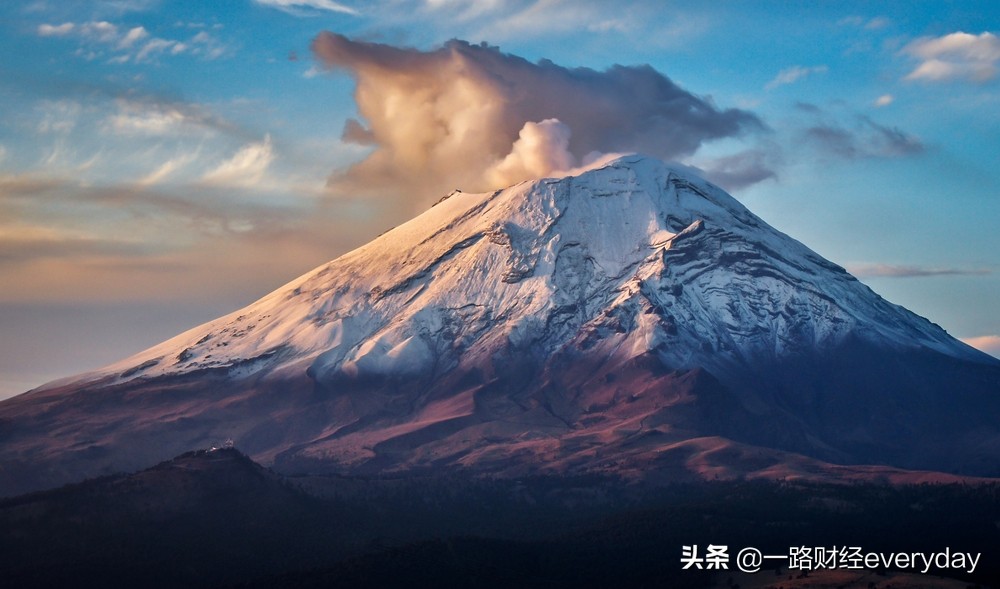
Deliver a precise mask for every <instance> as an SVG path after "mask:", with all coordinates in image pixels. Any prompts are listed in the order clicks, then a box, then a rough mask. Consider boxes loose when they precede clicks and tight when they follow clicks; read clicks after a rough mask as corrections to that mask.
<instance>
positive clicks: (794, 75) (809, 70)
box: [764, 65, 829, 90]
mask: <svg viewBox="0 0 1000 589" xmlns="http://www.w3.org/2000/svg"><path fill="white" fill-rule="evenodd" d="M828 69H829V68H827V67H826V66H825V65H817V66H813V67H803V66H800V65H795V66H792V67H790V68H785V69H783V70H781V71H780V72H778V75H777V76H775V77H774V79H773V80H771V81H770V82H768V83H767V85H765V86H764V88H766V89H767V90H772V89H774V88H777V87H778V86H784V85H786V84H793V83H795V82H797V81H799V80H801V79H802V78H805V77H807V76H811V75H812V74H822V73H826V71H827V70H828Z"/></svg>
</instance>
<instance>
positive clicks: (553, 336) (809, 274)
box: [92, 156, 983, 381]
mask: <svg viewBox="0 0 1000 589" xmlns="http://www.w3.org/2000/svg"><path fill="white" fill-rule="evenodd" d="M848 333H859V334H861V335H862V336H863V337H865V338H867V339H870V340H872V341H876V342H884V343H887V344H890V345H893V346H900V347H906V346H911V347H912V346H926V347H928V348H931V349H934V350H937V351H940V352H942V353H945V354H949V355H952V356H955V357H959V358H967V359H973V360H979V361H983V357H982V355H981V354H980V353H978V352H976V351H975V350H973V349H971V348H969V347H968V346H966V345H964V344H962V343H960V342H958V341H956V340H954V339H953V338H951V337H949V336H948V335H947V334H946V333H945V332H944V331H943V330H941V329H940V328H938V327H937V326H935V325H933V324H931V323H929V322H928V321H926V320H923V319H921V318H919V317H917V316H915V315H913V314H912V313H909V312H907V311H906V310H904V309H902V308H900V307H898V306H895V305H892V304H890V303H887V302H886V301H884V300H882V299H881V298H880V297H878V296H877V295H876V294H874V293H873V292H872V291H871V290H870V289H868V288H867V287H866V286H864V285H863V284H861V283H859V282H858V281H857V280H855V279H854V278H853V277H851V276H850V275H848V274H847V273H846V272H845V271H844V270H843V269H841V268H840V267H838V266H835V265H834V264H831V263H830V262H827V261H826V260H824V259H822V258H821V257H819V256H818V255H816V254H815V253H813V252H812V251H810V250H809V249H807V248H806V247H805V246H803V245H802V244H800V243H798V242H797V241H795V240H793V239H791V238H789V237H788V236H786V235H784V234H782V233H780V232H778V231H776V230H775V229H773V228H771V227H770V226H768V225H767V224H766V223H765V222H763V221H762V220H761V219H759V218H758V217H756V216H755V215H753V214H752V213H751V212H750V211H748V210H747V209H746V208H745V207H743V206H742V205H741V204H740V203H739V202H737V201H736V200H735V199H734V198H732V197H731V196H729V195H728V194H726V193H724V192H723V191H721V190H720V189H718V188H716V187H715V186H712V185H711V184H708V183H706V182H704V181H702V180H700V179H698V178H697V177H694V176H693V175H692V174H691V172H690V171H688V170H686V169H684V168H679V167H671V166H668V165H665V164H663V163H661V162H658V161H656V160H652V159H647V158H643V157H640V156H625V157H622V158H619V159H617V160H615V161H612V162H611V163H608V164H605V165H604V166H603V167H601V168H599V169H591V170H585V171H582V172H581V173H579V174H578V175H576V176H572V177H569V178H565V179H549V180H542V181H539V182H525V183H522V184H519V185H517V186H514V187H511V188H508V189H506V190H500V191H496V192H494V193H487V194H469V193H463V192H458V191H456V192H454V193H452V194H451V195H449V196H448V197H446V198H445V199H444V200H442V201H441V202H439V203H438V204H437V205H435V206H434V207H432V208H431V209H430V210H428V211H427V212H426V213H424V214H422V215H420V216H419V217H417V218H415V219H413V220H412V221H410V222H408V223H406V224H404V225H401V226H399V227H396V228H395V229H393V230H391V231H388V232H386V233H385V234H383V235H381V236H380V237H378V238H377V239H375V240H374V241H372V242H371V243H369V244H367V245H365V246H363V247H360V248H358V249H356V250H354V251H352V252H350V253H348V254H346V255H344V256H342V257H340V258H338V259H336V260H334V261H332V262H330V263H328V264H326V265H324V266H321V267H320V268H317V269H316V270H314V271H312V272H310V273H308V274H306V275H304V276H302V277H301V278H299V279H297V280H294V281H292V282H290V283H289V284H287V285H285V286H283V287H281V288H279V289H278V290H276V291H274V292H273V293H271V294H270V295H268V296H266V297H264V298H262V299H261V300H259V301H257V302H256V303H254V304H252V305H250V306H248V307H246V308H244V309H242V310H240V311H237V312H235V313H232V314H230V315H228V316H225V317H222V318H220V319H218V320H215V321H212V322H210V323H207V324H205V325H202V326H200V327H197V328H195V329H192V330H190V331H188V332H186V333H184V334H182V335H180V336H178V337H176V338H173V339H171V340H169V341H167V342H164V343H163V344H161V345H159V346H156V347H154V348H151V349H149V350H147V351H145V352H142V353H140V354H138V355H136V356H133V357H131V358H129V359H127V360H124V361H122V362H119V363H116V364H114V365H112V366H109V367H108V368H106V369H104V370H102V371H99V372H98V373H97V374H95V375H92V376H106V375H118V379H119V381H121V380H130V379H137V378H150V377H155V376H160V375H164V374H176V373H185V372H191V371H196V370H201V369H206V368H225V369H227V370H229V371H230V373H231V374H232V375H233V376H247V375H249V374H251V373H254V372H258V371H261V370H266V369H274V368H276V367H279V366H282V365H284V364H289V363H300V362H301V361H302V360H303V359H309V368H308V369H309V372H310V374H311V375H313V376H314V377H315V378H316V379H318V380H319V381H323V380H324V379H328V378H331V377H333V376H335V375H336V374H338V373H343V374H345V375H350V376H360V375H366V374H370V375H399V376H405V375H413V374H430V373H438V374H440V373H442V372H444V371H446V370H448V369H449V368H452V367H454V366H455V365H456V364H457V363H459V362H460V361H462V360H463V359H467V357H468V356H470V355H471V356H477V355H481V354H483V353H487V352H488V353H492V352H493V351H495V350H496V349H497V348H498V347H503V346H506V345H514V346H518V345H522V344H527V343H529V342H530V343H531V345H533V346H534V347H535V348H536V349H537V353H539V354H542V355H546V354H551V353H552V352H554V351H555V350H558V349H560V348H561V347H563V346H565V345H567V344H568V343H570V341H571V340H574V338H576V339H578V340H580V341H579V342H578V343H579V344H581V345H584V346H586V345H592V343H593V342H597V341H599V342H600V345H601V346H602V347H603V348H604V349H606V350H607V351H608V352H609V353H611V352H612V351H613V350H617V349H621V348H622V347H623V346H624V347H625V348H626V350H625V351H624V352H623V353H627V354H631V355H635V354H637V353H640V352H642V351H648V350H657V351H658V353H659V355H660V357H661V359H663V360H664V361H665V362H666V363H667V364H668V365H670V366H672V367H676V368H685V367H695V366H702V367H714V366H716V365H719V364H723V365H725V364H733V363H735V364H740V363H744V362H751V361H753V360H754V359H757V358H760V357H765V358H774V357H781V356H784V355H787V354H793V353H795V351H796V349H797V348H800V347H803V346H809V347H812V346H819V347H823V346H831V345H836V344H837V343H839V342H840V341H841V340H842V339H843V337H844V336H845V335H846V334H848Z"/></svg>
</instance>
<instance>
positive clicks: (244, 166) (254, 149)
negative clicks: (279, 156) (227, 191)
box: [202, 135, 274, 187]
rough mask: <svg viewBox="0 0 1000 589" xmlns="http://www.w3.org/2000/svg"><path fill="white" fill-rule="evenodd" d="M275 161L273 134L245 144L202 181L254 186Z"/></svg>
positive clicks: (226, 184)
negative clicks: (272, 144)
mask: <svg viewBox="0 0 1000 589" xmlns="http://www.w3.org/2000/svg"><path fill="white" fill-rule="evenodd" d="M273 161H274V149H273V147H272V146H271V136H270V135H265V136H264V140H263V141H260V142H257V143H250V144H248V145H245V146H243V147H242V148H241V149H240V150H239V151H237V152H236V154H235V155H233V157H231V158H229V159H228V160H226V161H224V162H222V163H221V164H219V166H218V167H217V168H215V169H214V170H211V171H209V172H208V173H207V174H205V175H204V176H202V182H204V183H206V184H216V185H224V186H242V187H253V186H254V185H255V184H258V183H259V182H260V181H261V180H262V179H263V178H264V173H265V172H267V169H268V167H270V165H271V162H273Z"/></svg>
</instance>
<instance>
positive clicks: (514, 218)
mask: <svg viewBox="0 0 1000 589" xmlns="http://www.w3.org/2000/svg"><path fill="white" fill-rule="evenodd" d="M998 365H1000V362H998V361H996V360H995V359H993V358H991V357H989V356H987V355H985V354H983V353H981V352H979V351H977V350H974V349H972V348H970V347H968V346H967V345H965V344H963V343H961V342H959V341H957V340H955V339H953V338H951V337H950V336H949V335H947V334H946V333H945V332H944V331H943V330H942V329H941V328H939V327H937V326H936V325H934V324H932V323H930V322H929V321H927V320H925V319H923V318H921V317H918V316H916V315H914V314H913V313H910V312H909V311H907V310H905V309H903V308H901V307H899V306H896V305H893V304H891V303H889V302H887V301H885V300H883V299H882V298H881V297H879V296H878V295H876V294H875V293H873V292H872V291H871V290H870V289H869V288H867V287H866V286H864V285H863V284H861V283H860V282H858V281H857V280H856V279H854V278H853V277H852V276H851V275H850V274H848V273H847V272H846V271H845V270H843V269H842V268H840V267H839V266H837V265H835V264H832V263H830V262H828V261H826V260H824V259H823V258H822V257H820V256H819V255H817V254H815V253H814V252H812V251H810V250H809V249H808V248H807V247H805V246H804V245H802V244H801V243H799V242H797V241H795V240H793V239H791V238H789V237H788V236H786V235H784V234H782V233H780V232H778V231H776V230H774V229H773V228H771V227H770V226H768V225H767V224H766V223H765V222H764V221H762V220H761V219H760V218H758V217H757V216H755V215H754V214H753V213H751V212H750V211H748V210H747V209H746V208H745V207H744V206H742V205H741V204H739V203H738V202H737V201H736V200H735V199H733V198H732V197H730V196H729V195H728V194H726V193H725V192H724V191H722V190H721V189H719V188H717V187H715V186H713V185H711V184H709V183H707V182H705V181H704V180H701V179H700V178H698V177H697V176H696V175H694V174H693V173H692V172H691V171H690V170H688V169H686V168H683V167H678V166H669V165H665V164H663V163H662V162H660V161H658V160H655V159H651V158H645V157H641V156H624V157H618V158H617V159H610V160H609V161H604V162H599V163H596V164H594V165H593V166H591V167H590V168H589V169H582V170H579V171H578V172H577V173H576V174H575V175H571V176H567V177H563V178H550V179H543V180H538V181H532V182H525V183H521V184H518V185H515V186H513V187H511V188H508V189H505V190H498V191H494V192H489V193H464V192H457V191H456V192H454V193H452V194H450V195H449V196H448V197H447V198H445V199H443V200H442V201H440V202H439V203H438V204H436V205H434V206H433V207H431V208H430V209H429V210H427V211H426V212H425V213H424V214H422V215H420V216H418V217H416V218H415V219H413V220H412V221H409V222H407V223H405V224H403V225H401V226H399V227H397V228H395V229H393V230H391V231H389V232H387V233H385V234H383V235H382V236H380V237H378V238H376V239H375V240H374V241H372V242H371V243H369V244H367V245H365V246H363V247H360V248H358V249H356V250H354V251H352V252H350V253H348V254H346V255H344V256H342V257H340V258H338V259H336V260H334V261H332V262H330V263H328V264H325V265H323V266H320V267H319V268H317V269H315V270H313V271H312V272H309V273H307V274H306V275H304V276H302V277H301V278H299V279H296V280H294V281H292V282H290V283H289V284H287V285H285V286H283V287H281V288H279V289H278V290H276V291H274V292H273V293H271V294H269V295H267V296H265V297H264V298H262V299H261V300H259V301H257V302H256V303H253V304H251V305H249V306H248V307H246V308H244V309H241V310H239V311H236V312H234V313H232V314H230V315H227V316H224V317H221V318H219V319H217V320H215V321H211V322H209V323H207V324H205V325H202V326H200V327H197V328H194V329H192V330H190V331H188V332H186V333H184V334H181V335H179V336H177V337H175V338H173V339H171V340H168V341H166V342H164V343H163V344H160V345H158V346H155V347H153V348H151V349H149V350H147V351H145V352H141V353H139V354H137V355H135V356H133V357H130V358H128V359H125V360H122V361H121V362H118V363H115V364H113V365H111V366H108V367H107V368H104V369H102V370H98V371H95V372H91V373H87V374H83V375H80V376H77V377H72V378H69V379H65V380H63V381H58V382H56V383H53V384H51V385H48V386H46V387H42V388H40V389H38V390H35V391H32V392H31V393H29V394H26V395H22V396H20V397H17V398H15V399H12V400H9V401H7V402H5V403H4V404H3V405H2V406H0V411H2V413H0V415H2V418H3V420H4V423H5V424H6V425H7V427H5V428H4V431H3V432H2V433H0V436H2V442H3V446H2V449H0V452H3V454H4V456H3V461H4V464H5V465H7V466H6V468H8V472H13V473H16V476H12V477H8V478H7V479H6V480H5V481H4V485H5V488H4V489H5V492H6V493H8V494H10V493H16V492H21V491H26V490H31V489H36V488H42V487H48V486H52V485H56V484H60V483H65V482H71V481H73V480H77V479H80V478H83V477H85V476H93V475H97V474H102V473H107V472H118V471H122V470H134V469H137V468H143V467H147V466H150V465H152V464H155V463H156V462H158V461H160V460H163V459H166V458H169V457H171V456H174V455H176V454H179V453H182V452H184V451H187V450H189V449H192V448H199V447H207V446H210V445H212V444H214V443H218V441H219V440H225V439H227V438H230V439H233V440H234V441H235V442H236V444H237V445H238V447H240V448H241V449H242V450H244V451H245V452H247V453H249V454H250V456H252V457H253V458H254V459H256V460H259V461H261V462H263V463H265V464H268V465H272V466H273V467H274V468H275V469H277V470H279V471H281V472H284V473H289V474H294V473H301V472H313V473H315V472H326V473H339V474H364V475H371V474H386V473H397V474H399V473H424V472H441V471H456V472H458V471H461V472H467V473H472V474H473V475H485V474H489V475H501V476H509V477H516V476H525V475H542V474H545V475H550V474H555V475H583V474H601V475H608V476H613V477H618V478H620V479H623V480H645V481H658V482H664V481H671V480H691V479H698V478H717V477H721V478H732V477H737V476H762V477H770V478H778V477H789V476H799V477H801V476H806V477H815V478H824V477H841V478H854V477H856V478H865V477H866V476H869V477H872V476H896V477H898V478H900V480H903V479H905V478H906V476H907V475H905V473H902V472H896V471H895V470H893V469H906V470H933V471H943V472H947V473H952V474H959V475H978V476H992V475H995V474H997V473H996V461H995V460H994V458H995V457H996V455H997V454H996V453H997V451H998V448H997V446H996V445H995V441H996V436H997V434H998V432H997V426H996V424H997V423H1000V421H998V420H997V417H1000V399H998V398H997V396H996V394H995V393H996V391H997V390H998V388H997V387H998V382H1000V380H998V379H1000V366H998ZM835 465H846V466H835ZM862 465H880V466H879V467H870V466H862ZM911 479H912V477H911Z"/></svg>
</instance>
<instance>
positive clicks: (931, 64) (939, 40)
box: [902, 31, 1000, 83]
mask: <svg viewBox="0 0 1000 589" xmlns="http://www.w3.org/2000/svg"><path fill="white" fill-rule="evenodd" d="M902 53H903V54H905V55H908V56H910V57H912V58H915V59H917V60H919V61H920V63H919V64H918V65H917V67H916V68H915V69H914V70H913V71H911V72H910V73H909V74H907V75H906V77H905V78H904V79H906V80H916V81H922V82H945V81H950V80H967V81H972V82H979V83H981V82H986V81H989V80H992V79H993V78H995V77H996V75H997V64H998V63H1000V37H997V36H996V35H994V34H993V33H990V32H983V33H980V34H978V35H973V34H969V33H965V32H961V31H959V32H955V33H951V34H948V35H944V36H941V37H921V38H919V39H916V40H915V41H912V42H910V43H909V44H908V45H906V46H905V47H903V50H902Z"/></svg>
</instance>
